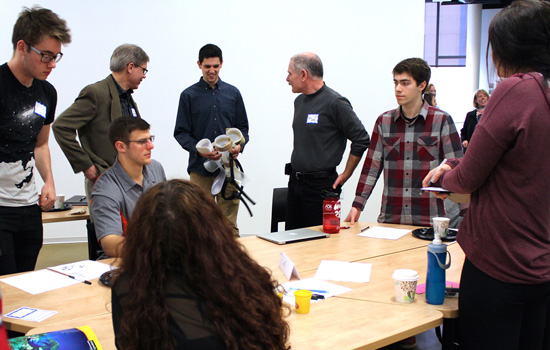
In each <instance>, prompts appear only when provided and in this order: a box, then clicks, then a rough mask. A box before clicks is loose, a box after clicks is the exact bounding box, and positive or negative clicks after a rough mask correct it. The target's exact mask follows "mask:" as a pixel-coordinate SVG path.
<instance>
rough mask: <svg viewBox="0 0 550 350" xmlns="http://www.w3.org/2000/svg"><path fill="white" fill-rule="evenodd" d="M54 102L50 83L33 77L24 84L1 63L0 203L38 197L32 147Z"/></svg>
mask: <svg viewBox="0 0 550 350" xmlns="http://www.w3.org/2000/svg"><path fill="white" fill-rule="evenodd" d="M56 103H57V94H56V92H55V89H54V87H53V86H52V85H51V84H50V83H48V82H46V81H40V80H36V79H35V80H33V83H32V85H31V86H30V87H26V86H23V85H22V84H21V83H20V82H19V81H18V80H17V79H16V78H15V76H14V75H13V73H12V72H11V70H10V69H9V67H8V65H7V64H3V65H1V66H0V206H10V207H14V206H24V205H32V204H35V203H36V202H37V201H38V193H37V190H36V185H35V183H34V174H35V171H34V165H35V160H34V149H35V147H36V143H37V137H38V135H39V134H40V131H41V130H42V127H43V126H44V125H45V124H50V123H51V122H52V121H53V118H54V113H55V106H56Z"/></svg>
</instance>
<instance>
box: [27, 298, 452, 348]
mask: <svg viewBox="0 0 550 350" xmlns="http://www.w3.org/2000/svg"><path fill="white" fill-rule="evenodd" d="M287 320H288V322H289V323H290V327H291V336H290V344H291V346H292V349H293V350H314V349H341V350H346V349H350V350H351V349H378V348H380V347H383V346H386V345H389V344H392V343H395V342H397V341H399V340H402V339H405V338H408V337H410V336H412V335H415V334H418V333H421V332H424V331H426V330H428V329H431V328H434V327H437V326H438V325H440V324H441V321H442V314H441V313H440V312H438V311H436V310H429V309H424V310H421V309H413V308H402V307H400V306H397V305H389V304H383V303H374V302H367V301H360V300H352V299H343V298H330V299H327V300H323V301H322V302H318V303H314V304H312V305H311V311H310V313H309V314H305V315H304V314H297V313H296V312H294V311H292V313H291V314H290V317H288V318H287ZM80 326H90V327H91V328H92V330H93V331H94V333H95V334H96V335H97V337H98V339H99V342H100V344H101V346H102V347H103V349H105V350H114V349H115V344H114V332H113V324H112V319H111V315H110V314H102V315H98V316H94V317H90V318H86V319H78V320H72V321H65V322H61V323H57V324H53V325H49V326H40V327H37V328H35V329H33V330H31V331H30V332H28V333H27V334H28V335H30V334H39V333H44V332H51V331H56V330H62V329H68V328H74V327H80Z"/></svg>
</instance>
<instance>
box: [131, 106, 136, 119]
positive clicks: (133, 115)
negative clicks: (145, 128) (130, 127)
mask: <svg viewBox="0 0 550 350" xmlns="http://www.w3.org/2000/svg"><path fill="white" fill-rule="evenodd" d="M132 117H134V118H135V117H137V113H136V110H135V109H134V108H132Z"/></svg>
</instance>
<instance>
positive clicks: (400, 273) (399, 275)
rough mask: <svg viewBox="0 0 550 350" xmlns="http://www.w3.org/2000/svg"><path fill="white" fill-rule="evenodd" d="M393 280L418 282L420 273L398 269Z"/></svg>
mask: <svg viewBox="0 0 550 350" xmlns="http://www.w3.org/2000/svg"><path fill="white" fill-rule="evenodd" d="M392 277H393V279H394V280H399V281H418V279H419V276H418V272H416V271H415V270H410V269H397V270H395V271H394V272H393V276H392Z"/></svg>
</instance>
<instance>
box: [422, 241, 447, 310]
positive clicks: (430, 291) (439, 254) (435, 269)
mask: <svg viewBox="0 0 550 350" xmlns="http://www.w3.org/2000/svg"><path fill="white" fill-rule="evenodd" d="M434 235H435V238H434V240H433V242H432V243H430V244H428V271H427V273H426V302H427V303H428V304H432V305H441V304H443V301H444V300H445V270H446V269H448V268H449V267H450V266H451V255H450V254H449V252H448V251H447V245H446V244H443V242H441V236H440V234H437V233H435V234H434ZM447 254H449V263H448V264H445V262H446V260H447Z"/></svg>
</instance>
